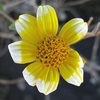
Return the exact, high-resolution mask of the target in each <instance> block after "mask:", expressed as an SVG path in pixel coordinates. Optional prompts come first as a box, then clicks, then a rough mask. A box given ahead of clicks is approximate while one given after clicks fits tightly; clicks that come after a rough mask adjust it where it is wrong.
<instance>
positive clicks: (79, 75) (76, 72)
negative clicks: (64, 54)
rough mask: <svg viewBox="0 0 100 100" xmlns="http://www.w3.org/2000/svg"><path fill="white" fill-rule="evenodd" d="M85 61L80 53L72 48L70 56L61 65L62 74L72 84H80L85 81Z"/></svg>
mask: <svg viewBox="0 0 100 100" xmlns="http://www.w3.org/2000/svg"><path fill="white" fill-rule="evenodd" d="M83 66H84V64H83V61H82V59H81V57H80V56H79V54H78V53H77V52H76V51H75V50H73V49H70V52H69V55H68V58H67V59H66V61H65V62H64V63H63V64H62V65H61V66H60V67H59V70H60V73H61V76H62V77H63V78H64V79H65V81H67V82H68V83H70V84H73V85H76V86H80V84H81V83H82V82H83V69H82V68H83Z"/></svg>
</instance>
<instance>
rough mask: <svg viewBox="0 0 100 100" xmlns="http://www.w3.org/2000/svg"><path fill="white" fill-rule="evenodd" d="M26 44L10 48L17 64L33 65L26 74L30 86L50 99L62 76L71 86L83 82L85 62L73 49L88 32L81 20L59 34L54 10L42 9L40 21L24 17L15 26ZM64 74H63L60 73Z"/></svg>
mask: <svg viewBox="0 0 100 100" xmlns="http://www.w3.org/2000/svg"><path fill="white" fill-rule="evenodd" d="M15 26H16V30H17V32H18V34H19V35H20V36H21V38H22V39H23V40H22V41H18V42H14V43H12V44H9V46H8V48H9V51H10V54H11V56H12V58H13V60H14V62H15V63H19V64H25V63H32V64H29V65H28V66H27V67H26V68H25V69H24V71H23V76H24V78H25V80H26V81H27V83H28V84H29V85H31V86H35V85H36V87H37V89H38V90H39V92H41V93H44V94H46V95H48V94H49V93H51V92H53V91H55V90H56V88H57V86H58V83H59V78H60V74H61V76H62V77H63V78H64V79H65V81H67V82H68V83H70V84H73V85H76V86H80V84H81V83H82V82H83V66H84V63H83V60H82V58H81V57H80V55H79V54H78V52H77V51H75V50H73V49H71V48H70V47H69V45H71V44H73V43H75V42H77V41H79V40H80V39H81V38H83V37H84V36H85V34H86V33H87V31H88V26H87V23H86V22H84V21H83V19H81V18H74V19H72V20H70V21H69V22H67V23H66V24H65V25H64V26H63V27H62V29H61V31H60V32H59V35H57V32H58V19H57V15H56V12H55V10H54V8H53V7H51V6H49V5H44V6H39V8H38V10H37V18H35V17H33V16H31V15H28V14H23V15H20V16H19V19H18V20H17V21H16V22H15ZM59 72H60V73H59Z"/></svg>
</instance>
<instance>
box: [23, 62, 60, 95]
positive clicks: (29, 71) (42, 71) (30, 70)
mask: <svg viewBox="0 0 100 100" xmlns="http://www.w3.org/2000/svg"><path fill="white" fill-rule="evenodd" d="M23 76H24V78H25V80H26V81H27V82H28V84H29V85H31V86H34V85H36V86H37V88H38V90H39V92H41V93H44V94H45V95H47V94H49V93H51V92H53V91H55V90H56V88H57V86H58V83H59V72H58V69H57V68H53V69H52V68H49V67H43V66H42V65H41V64H40V63H39V62H35V63H32V64H30V65H29V66H28V67H26V68H25V69H24V71H23Z"/></svg>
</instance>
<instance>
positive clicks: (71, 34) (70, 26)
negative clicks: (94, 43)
mask: <svg viewBox="0 0 100 100" xmlns="http://www.w3.org/2000/svg"><path fill="white" fill-rule="evenodd" d="M87 31H88V25H87V23H86V22H84V21H83V19H81V18H74V19H72V20H70V21H69V22H67V23H66V24H65V25H64V26H63V27H62V29H61V31H60V33H59V35H60V36H61V37H62V38H64V39H65V41H66V42H67V44H69V45H70V44H73V43H75V42H77V41H79V40H80V39H82V38H83V37H84V36H85V34H86V33H87Z"/></svg>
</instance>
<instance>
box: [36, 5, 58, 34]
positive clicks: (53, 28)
mask: <svg viewBox="0 0 100 100" xmlns="http://www.w3.org/2000/svg"><path fill="white" fill-rule="evenodd" d="M37 23H38V27H39V30H40V31H41V33H42V34H43V35H48V34H52V35H56V34H57V31H58V19H57V15H56V12H55V10H54V8H53V7H51V6H49V5H45V6H39V8H38V10H37Z"/></svg>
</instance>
